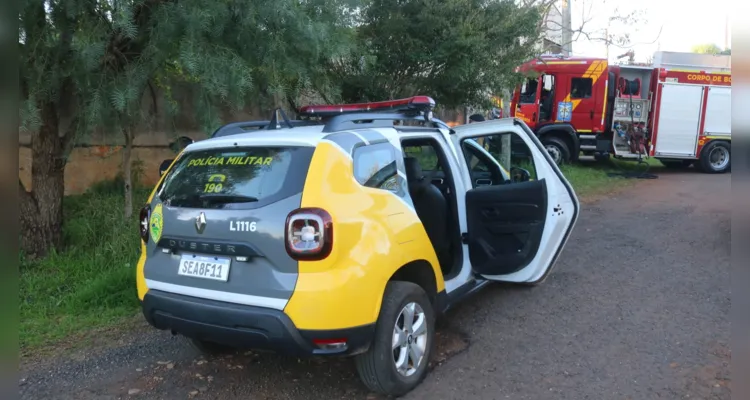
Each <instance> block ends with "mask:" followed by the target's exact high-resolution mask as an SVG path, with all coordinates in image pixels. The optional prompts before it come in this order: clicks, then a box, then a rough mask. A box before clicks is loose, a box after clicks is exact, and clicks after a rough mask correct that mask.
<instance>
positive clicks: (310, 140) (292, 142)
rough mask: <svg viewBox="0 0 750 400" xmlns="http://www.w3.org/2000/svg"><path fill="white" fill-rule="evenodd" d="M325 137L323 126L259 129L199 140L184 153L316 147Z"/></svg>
mask: <svg viewBox="0 0 750 400" xmlns="http://www.w3.org/2000/svg"><path fill="white" fill-rule="evenodd" d="M327 135H329V133H324V132H323V125H310V126H300V127H295V128H291V129H290V128H282V129H273V130H263V129H261V130H254V131H249V132H247V133H238V134H235V135H230V136H220V137H215V138H210V139H206V140H201V141H198V142H195V143H193V144H191V145H189V146H187V147H186V148H185V151H186V152H189V151H196V150H206V149H213V148H218V147H226V146H243V145H264V144H265V145H274V146H316V145H317V144H318V143H319V142H320V141H321V140H322V139H323V138H324V137H325V136H327Z"/></svg>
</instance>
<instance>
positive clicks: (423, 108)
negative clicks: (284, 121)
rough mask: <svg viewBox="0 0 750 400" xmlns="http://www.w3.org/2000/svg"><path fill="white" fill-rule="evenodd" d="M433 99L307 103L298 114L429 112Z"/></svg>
mask: <svg viewBox="0 0 750 400" xmlns="http://www.w3.org/2000/svg"><path fill="white" fill-rule="evenodd" d="M433 108H435V100H433V99H432V97H429V96H413V97H407V98H405V99H398V100H387V101H375V102H370V103H355V104H331V105H308V106H304V107H301V108H300V109H299V112H298V114H299V115H304V116H309V117H330V116H334V115H340V114H348V113H359V112H375V111H396V112H398V111H417V112H424V113H425V115H427V114H431V112H432V109H433Z"/></svg>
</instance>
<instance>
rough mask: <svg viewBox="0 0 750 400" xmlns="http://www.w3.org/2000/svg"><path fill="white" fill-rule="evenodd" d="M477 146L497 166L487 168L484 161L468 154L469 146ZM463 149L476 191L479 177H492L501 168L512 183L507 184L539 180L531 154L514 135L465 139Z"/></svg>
mask: <svg viewBox="0 0 750 400" xmlns="http://www.w3.org/2000/svg"><path fill="white" fill-rule="evenodd" d="M469 141H473V142H474V143H470V142H469ZM477 145H478V146H479V147H481V149H483V150H484V151H485V152H486V153H487V154H488V155H489V156H490V157H491V162H492V163H493V164H494V165H488V163H487V161H483V160H481V159H480V158H479V157H477V156H476V155H475V154H474V153H473V152H471V151H467V150H468V148H467V147H468V146H474V147H477ZM462 147H463V148H464V156H465V157H466V164H467V166H468V168H469V173H470V174H471V176H472V180H473V181H474V183H475V185H474V186H475V187H476V186H477V185H476V181H477V179H475V178H476V177H479V175H482V174H485V175H489V172H490V171H491V170H492V169H497V168H498V167H499V168H501V169H502V170H503V172H504V173H505V174H507V175H509V178H510V180H509V182H507V183H514V182H516V183H517V182H526V181H529V180H534V179H535V178H536V168H535V167H534V159H533V157H532V156H531V150H530V149H529V147H528V146H527V145H526V142H524V140H523V138H521V137H519V136H518V135H516V134H515V133H513V132H503V133H496V134H490V135H485V136H479V137H475V138H471V139H466V140H465V141H464V143H462ZM488 178H489V177H488ZM503 183H505V182H503Z"/></svg>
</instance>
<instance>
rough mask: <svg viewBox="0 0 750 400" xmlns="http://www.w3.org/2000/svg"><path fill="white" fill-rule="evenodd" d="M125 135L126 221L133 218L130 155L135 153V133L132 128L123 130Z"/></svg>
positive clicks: (123, 174)
mask: <svg viewBox="0 0 750 400" xmlns="http://www.w3.org/2000/svg"><path fill="white" fill-rule="evenodd" d="M123 134H124V135H125V147H124V148H123V149H122V177H123V180H124V182H125V185H124V186H125V210H124V214H123V215H124V216H125V219H130V217H132V216H133V173H132V164H131V163H130V155H131V153H132V151H133V131H132V130H131V129H130V128H125V129H124V130H123Z"/></svg>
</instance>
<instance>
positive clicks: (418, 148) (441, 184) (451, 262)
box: [402, 138, 462, 279]
mask: <svg viewBox="0 0 750 400" xmlns="http://www.w3.org/2000/svg"><path fill="white" fill-rule="evenodd" d="M402 147H403V149H404V153H405V155H406V156H405V157H404V164H405V167H406V179H407V183H408V186H409V195H410V196H411V198H412V201H413V203H414V208H415V209H416V212H417V216H419V219H420V220H421V221H422V224H423V225H424V227H425V231H426V232H427V236H428V237H429V238H430V241H431V242H432V245H433V247H434V248H435V253H436V254H437V257H438V261H439V262H440V269H441V270H442V271H443V275H444V277H445V278H446V279H450V278H451V277H452V276H453V275H455V274H456V273H457V272H458V271H459V270H460V268H459V267H460V265H461V261H462V260H461V251H460V250H461V235H460V232H459V229H457V227H458V203H457V201H456V197H455V189H454V188H455V186H454V182H453V176H452V174H451V171H450V168H449V164H448V161H447V159H446V157H445V154H444V153H443V151H442V149H441V148H440V146H439V144H438V143H437V142H436V141H435V140H434V139H432V138H419V139H404V140H403V141H402Z"/></svg>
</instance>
